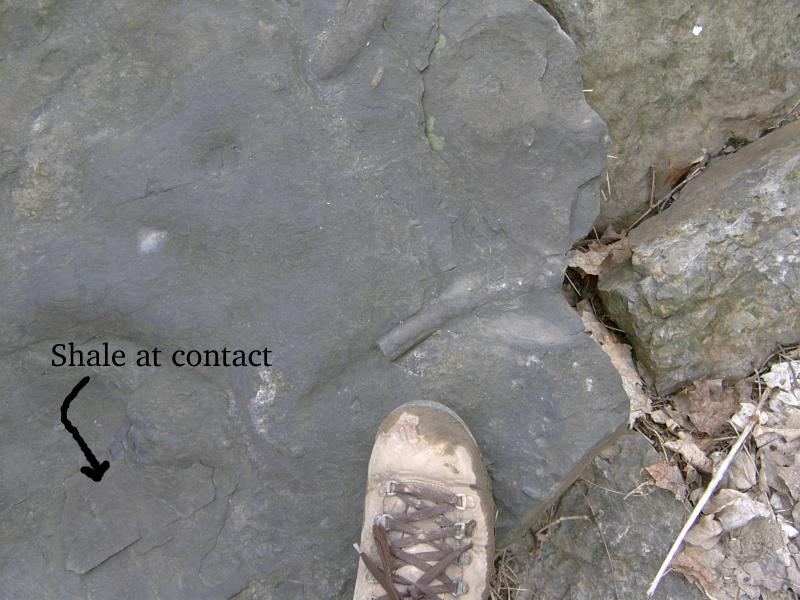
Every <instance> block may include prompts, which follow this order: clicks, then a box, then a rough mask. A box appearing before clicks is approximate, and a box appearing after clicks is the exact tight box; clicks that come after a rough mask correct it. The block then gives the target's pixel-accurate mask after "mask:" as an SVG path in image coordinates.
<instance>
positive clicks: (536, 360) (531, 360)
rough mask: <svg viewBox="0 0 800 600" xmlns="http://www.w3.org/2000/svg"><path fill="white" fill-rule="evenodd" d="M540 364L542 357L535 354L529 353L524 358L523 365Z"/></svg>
mask: <svg viewBox="0 0 800 600" xmlns="http://www.w3.org/2000/svg"><path fill="white" fill-rule="evenodd" d="M540 364H542V359H541V358H539V357H538V356H536V355H535V354H531V355H530V356H528V358H526V359H525V366H526V367H532V366H533V365H537V366H538V365H540Z"/></svg>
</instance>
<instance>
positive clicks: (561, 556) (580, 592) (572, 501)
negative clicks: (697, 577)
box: [523, 432, 705, 600]
mask: <svg viewBox="0 0 800 600" xmlns="http://www.w3.org/2000/svg"><path fill="white" fill-rule="evenodd" d="M660 460H661V459H660V457H659V455H658V452H656V451H655V449H654V448H653V446H652V445H651V444H650V442H649V441H648V440H647V439H646V438H645V437H644V436H642V435H641V434H640V433H638V432H630V433H626V434H625V435H623V436H622V437H621V438H620V440H619V441H618V442H617V443H616V444H615V445H614V446H613V447H611V448H609V449H608V450H606V451H604V452H603V453H602V454H601V455H600V456H598V457H597V458H595V459H594V461H593V463H592V465H591V466H590V467H589V468H587V469H586V470H585V471H584V472H583V473H582V474H581V479H580V480H579V481H578V482H576V483H575V484H574V485H573V486H572V487H571V488H570V489H569V490H568V491H567V493H566V494H564V497H563V498H562V499H561V501H560V502H559V504H558V510H557V511H556V513H555V514H554V516H553V520H556V519H558V518H559V517H574V516H585V517H588V520H586V519H567V520H563V521H561V522H559V523H557V524H555V525H553V526H552V527H551V528H550V530H549V531H548V534H549V535H548V536H547V538H546V539H545V540H544V541H543V542H542V544H541V546H540V548H539V552H538V553H537V555H536V557H535V559H534V560H533V562H532V564H531V566H530V572H529V574H528V581H526V582H525V583H524V585H523V587H526V588H529V589H531V590H533V592H534V596H533V597H534V598H537V599H538V598H541V599H542V600H550V599H552V598H563V599H565V600H567V599H569V600H592V599H594V598H618V599H619V600H639V599H640V598H645V597H646V594H645V592H646V590H647V588H648V586H649V585H650V581H651V580H652V578H653V576H654V575H655V574H656V572H657V571H658V568H659V566H660V565H661V561H662V560H663V558H664V556H665V555H666V553H667V551H668V550H669V547H670V545H671V544H672V540H673V539H674V537H675V536H676V535H677V533H678V531H680V528H681V526H682V525H683V522H684V520H685V517H686V515H685V513H684V510H683V507H682V506H681V504H680V503H678V502H677V501H676V500H675V498H674V496H673V495H672V494H670V493H669V492H665V491H664V490H660V489H654V488H652V487H645V488H640V490H641V492H642V493H634V494H631V495H630V496H628V497H625V496H626V495H627V494H628V493H630V492H631V491H633V490H635V489H636V488H637V486H639V485H640V484H642V483H643V482H645V481H647V480H648V476H647V473H646V472H645V471H644V470H643V469H644V467H646V466H648V465H652V464H655V463H658V462H659V461H660ZM612 564H613V567H612ZM655 598H657V599H658V598H660V599H662V600H673V599H674V600H692V599H697V600H701V599H702V598H705V595H704V594H703V593H702V592H701V591H700V590H699V589H697V588H696V587H694V586H693V585H692V584H690V583H688V582H687V581H686V580H685V579H684V578H683V577H681V576H680V575H678V574H676V573H670V574H668V575H667V576H666V577H665V578H664V579H663V580H662V582H661V584H660V585H659V588H658V591H657V593H656V595H655Z"/></svg>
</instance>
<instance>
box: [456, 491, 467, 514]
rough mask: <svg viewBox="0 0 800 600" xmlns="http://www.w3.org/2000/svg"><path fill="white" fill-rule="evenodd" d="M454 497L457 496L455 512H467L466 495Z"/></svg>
mask: <svg viewBox="0 0 800 600" xmlns="http://www.w3.org/2000/svg"><path fill="white" fill-rule="evenodd" d="M456 496H458V504H456V510H467V495H466V494H456Z"/></svg>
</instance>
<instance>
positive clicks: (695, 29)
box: [692, 25, 703, 35]
mask: <svg viewBox="0 0 800 600" xmlns="http://www.w3.org/2000/svg"><path fill="white" fill-rule="evenodd" d="M701 33H703V26H702V25H695V26H694V27H692V35H700V34H701Z"/></svg>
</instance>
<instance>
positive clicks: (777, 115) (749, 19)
mask: <svg viewBox="0 0 800 600" xmlns="http://www.w3.org/2000/svg"><path fill="white" fill-rule="evenodd" d="M541 3H542V4H544V5H545V6H548V7H549V8H550V10H551V11H552V12H553V14H555V15H556V16H557V17H558V18H559V21H560V22H561V24H562V26H563V27H564V28H565V29H566V31H567V32H568V33H569V34H570V35H571V36H572V38H573V39H574V40H575V42H576V43H577V45H578V48H579V49H580V55H581V62H582V64H583V80H584V88H585V89H586V90H587V92H586V98H587V100H588V101H589V104H591V105H592V107H593V108H594V109H595V110H596V111H597V112H598V113H599V114H600V116H601V117H603V119H605V121H606V123H608V128H609V133H610V135H611V139H612V142H613V143H612V146H611V148H610V149H609V154H610V155H611V157H609V161H608V171H609V176H610V177H609V180H610V183H611V190H610V194H609V191H608V190H606V191H605V193H606V196H607V197H609V196H610V197H609V199H608V202H604V203H603V205H602V211H601V217H600V219H599V221H598V224H597V228H598V230H602V228H603V227H604V226H605V225H606V224H608V223H615V224H616V225H617V228H618V229H619V226H620V225H627V224H631V223H632V222H633V221H634V220H635V219H636V218H638V217H639V216H640V215H641V214H642V213H643V212H644V210H645V209H646V208H647V207H648V203H649V200H650V197H651V186H652V184H653V178H652V174H653V172H655V190H654V197H655V199H656V200H658V199H660V198H661V197H663V196H664V194H665V193H666V192H667V191H668V190H669V189H670V187H671V182H674V181H675V178H676V177H679V176H680V174H681V172H682V170H683V168H684V167H686V166H687V165H689V164H690V163H692V162H693V161H694V160H695V159H697V158H698V157H699V156H702V155H703V153H704V152H707V153H709V154H711V155H715V154H717V153H719V152H730V151H732V150H733V149H735V148H737V147H738V146H739V145H741V144H743V143H745V142H748V141H753V140H755V139H757V138H758V137H759V135H760V134H761V132H762V131H764V130H766V129H769V128H771V127H775V126H776V125H777V124H779V123H780V122H781V121H782V120H783V119H784V118H785V117H787V116H789V115H790V114H791V115H793V116H795V117H796V116H797V114H798V105H797V103H798V101H800V78H798V73H800V52H798V51H797V49H798V48H800V27H798V26H797V23H798V19H800V5H798V3H797V2H795V0H766V1H764V2H761V3H759V4H758V6H757V7H756V6H755V5H753V3H752V2H748V1H747V0H735V1H732V2H704V3H700V4H698V3H696V2H691V1H690V0H673V1H671V2H669V3H668V4H666V3H664V2H660V1H659V0H639V1H637V2H628V1H626V0H542V1H541Z"/></svg>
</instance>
